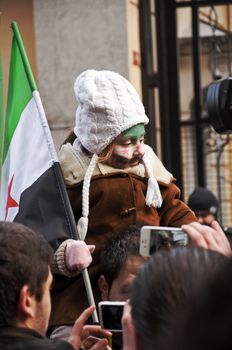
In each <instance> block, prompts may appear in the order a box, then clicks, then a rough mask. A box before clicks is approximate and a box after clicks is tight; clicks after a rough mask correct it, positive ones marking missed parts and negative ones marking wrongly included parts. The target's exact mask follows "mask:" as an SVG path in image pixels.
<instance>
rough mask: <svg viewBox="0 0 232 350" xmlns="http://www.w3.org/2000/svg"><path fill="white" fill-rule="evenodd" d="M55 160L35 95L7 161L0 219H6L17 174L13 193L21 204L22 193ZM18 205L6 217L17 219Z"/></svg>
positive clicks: (0, 203) (18, 127)
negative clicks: (52, 158)
mask: <svg viewBox="0 0 232 350" xmlns="http://www.w3.org/2000/svg"><path fill="white" fill-rule="evenodd" d="M51 165H52V160H51V157H50V155H49V151H48V145H47V142H46V138H45V137H44V130H43V127H42V125H41V120H40V117H39V113H38V109H37V107H36V104H35V101H34V98H32V99H31V100H30V101H29V103H28V104H27V106H26V107H25V109H24V111H23V113H22V115H21V118H20V121H19V123H18V125H17V128H16V130H15V133H14V135H13V137H12V140H11V144H10V147H9V150H8V154H7V157H6V159H5V162H4V164H3V178H2V191H1V202H0V220H4V219H5V210H6V203H7V197H8V186H9V183H10V181H11V179H12V176H14V181H13V185H12V191H11V196H12V198H13V199H14V200H15V201H16V202H17V203H19V201H20V196H21V193H22V192H23V191H24V190H25V189H26V188H28V187H29V186H31V185H32V184H33V183H34V182H35V181H36V180H37V179H38V178H39V177H40V176H41V175H42V174H43V173H44V172H45V171H46V170H47V169H48V168H49V167H51ZM17 212H18V207H14V208H9V211H8V215H7V218H6V220H7V221H13V220H14V217H15V216H16V214H17Z"/></svg>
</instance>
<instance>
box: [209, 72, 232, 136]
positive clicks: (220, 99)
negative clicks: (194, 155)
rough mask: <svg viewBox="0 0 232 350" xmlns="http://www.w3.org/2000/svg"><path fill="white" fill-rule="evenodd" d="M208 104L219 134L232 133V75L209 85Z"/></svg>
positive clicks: (212, 122)
mask: <svg viewBox="0 0 232 350" xmlns="http://www.w3.org/2000/svg"><path fill="white" fill-rule="evenodd" d="M206 105H207V110H208V117H209V121H210V123H211V125H212V126H213V128H214V129H215V131H216V132H218V133H219V134H222V133H223V134H229V133H232V77H229V78H226V79H221V80H217V81H215V82H213V83H211V84H210V85H209V87H208V92H207V101H206Z"/></svg>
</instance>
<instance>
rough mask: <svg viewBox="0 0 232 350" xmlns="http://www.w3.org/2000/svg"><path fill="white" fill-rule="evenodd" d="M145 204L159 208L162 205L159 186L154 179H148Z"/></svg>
mask: <svg viewBox="0 0 232 350" xmlns="http://www.w3.org/2000/svg"><path fill="white" fill-rule="evenodd" d="M146 204H147V205H148V206H149V207H151V206H153V207H158V208H160V207H161V205H162V196H161V193H160V190H159V185H158V183H157V181H156V179H155V178H154V177H149V179H148V186H147V194H146Z"/></svg>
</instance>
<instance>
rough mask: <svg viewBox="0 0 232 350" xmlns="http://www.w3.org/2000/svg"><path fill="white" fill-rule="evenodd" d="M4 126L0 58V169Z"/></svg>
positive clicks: (0, 61)
mask: <svg viewBox="0 0 232 350" xmlns="http://www.w3.org/2000/svg"><path fill="white" fill-rule="evenodd" d="M4 125H5V120H4V114H3V77H2V58H1V56H0V169H1V165H2V159H3V144H4V137H3V136H4ZM0 184H1V172H0ZM0 186H1V185H0Z"/></svg>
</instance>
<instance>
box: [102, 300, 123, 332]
mask: <svg viewBox="0 0 232 350" xmlns="http://www.w3.org/2000/svg"><path fill="white" fill-rule="evenodd" d="M101 309H102V320H103V327H104V328H106V329H109V330H117V331H121V330H122V325H121V319H122V314H123V305H102V306H101Z"/></svg>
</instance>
